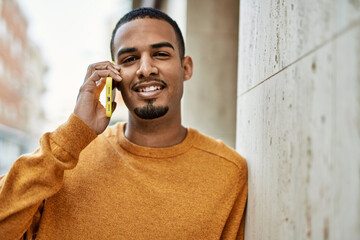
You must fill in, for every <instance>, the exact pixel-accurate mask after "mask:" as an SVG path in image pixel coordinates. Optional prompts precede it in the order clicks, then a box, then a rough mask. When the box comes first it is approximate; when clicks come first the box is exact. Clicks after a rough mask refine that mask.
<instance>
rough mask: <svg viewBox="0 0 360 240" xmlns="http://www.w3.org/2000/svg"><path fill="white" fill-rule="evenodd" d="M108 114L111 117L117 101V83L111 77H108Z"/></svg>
mask: <svg viewBox="0 0 360 240" xmlns="http://www.w3.org/2000/svg"><path fill="white" fill-rule="evenodd" d="M105 88H106V116H107V117H111V116H112V113H113V111H114V109H113V102H114V101H115V92H116V91H115V84H114V80H113V79H112V78H111V77H107V78H106V86H105Z"/></svg>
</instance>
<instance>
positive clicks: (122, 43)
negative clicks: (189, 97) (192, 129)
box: [113, 18, 192, 119]
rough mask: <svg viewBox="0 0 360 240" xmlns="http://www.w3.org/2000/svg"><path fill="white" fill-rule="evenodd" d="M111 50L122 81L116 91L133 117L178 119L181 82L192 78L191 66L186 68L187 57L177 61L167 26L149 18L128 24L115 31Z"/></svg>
mask: <svg viewBox="0 0 360 240" xmlns="http://www.w3.org/2000/svg"><path fill="white" fill-rule="evenodd" d="M113 49H114V53H113V54H114V56H115V62H116V64H118V65H120V66H121V76H122V78H123V80H122V82H121V83H120V85H119V88H120V91H121V93H122V96H123V99H124V102H125V104H126V106H127V107H128V109H129V111H130V113H131V115H132V116H133V117H136V118H139V119H156V118H161V117H164V116H168V115H169V116H170V117H171V116H174V115H177V114H178V115H180V109H181V107H180V101H181V97H182V94H183V82H184V81H185V80H187V79H189V78H190V77H191V74H192V62H191V68H189V63H188V62H189V59H188V58H189V57H185V58H184V59H180V56H179V47H178V42H177V39H176V35H175V31H174V30H173V28H172V26H171V25H170V24H169V23H167V22H166V21H164V20H158V19H151V18H143V19H135V20H132V21H130V22H127V23H125V24H123V25H122V26H121V27H120V28H119V29H118V30H117V32H116V34H115V38H114V48H113ZM190 60H191V59H190ZM134 114H135V115H134Z"/></svg>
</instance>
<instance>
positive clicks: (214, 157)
mask: <svg viewBox="0 0 360 240" xmlns="http://www.w3.org/2000/svg"><path fill="white" fill-rule="evenodd" d="M123 128H124V125H123V124H118V125H116V126H114V127H110V128H108V129H107V130H106V131H105V132H104V133H103V134H101V135H99V136H97V135H96V134H95V133H94V132H93V131H92V130H91V129H90V128H89V127H88V126H87V125H86V124H85V123H83V122H82V121H81V120H80V119H79V118H77V117H76V116H75V115H71V116H70V118H69V120H68V121H67V122H66V123H65V124H64V125H62V126H60V127H59V128H58V129H57V130H55V131H54V132H52V133H46V134H44V135H43V136H42V138H41V140H40V146H41V147H40V149H38V150H37V151H36V152H34V153H32V154H28V155H24V156H22V157H20V158H19V159H17V160H16V162H15V163H14V164H13V166H12V168H11V169H10V171H9V172H8V174H6V175H5V176H2V177H1V179H0V239H22V238H24V239H34V238H36V239H47V240H49V239H51V240H53V239H62V240H63V239H77V240H78V239H197V240H198V239H243V234H244V221H245V219H244V209H245V204H246V198H247V167H246V161H245V160H244V159H243V158H242V157H241V156H240V155H238V154H237V153H236V152H235V151H234V150H231V149H230V148H228V147H226V146H225V145H224V144H223V143H222V142H220V141H215V140H213V139H211V138H209V137H206V136H204V135H202V134H200V133H198V132H197V131H196V130H194V129H191V128H189V129H188V133H187V136H186V138H185V140H184V141H183V142H182V143H180V144H178V145H176V146H173V147H169V148H147V147H141V146H138V145H135V144H133V143H131V142H129V141H128V140H127V139H126V138H125V137H124V133H123Z"/></svg>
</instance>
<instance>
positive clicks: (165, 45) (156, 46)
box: [150, 42, 175, 50]
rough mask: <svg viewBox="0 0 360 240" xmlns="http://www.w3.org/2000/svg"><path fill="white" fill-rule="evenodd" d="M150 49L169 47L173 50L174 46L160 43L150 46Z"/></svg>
mask: <svg viewBox="0 0 360 240" xmlns="http://www.w3.org/2000/svg"><path fill="white" fill-rule="evenodd" d="M150 47H151V48H162V47H169V48H172V49H173V50H175V48H174V46H173V45H171V43H169V42H160V43H154V44H151V45H150Z"/></svg>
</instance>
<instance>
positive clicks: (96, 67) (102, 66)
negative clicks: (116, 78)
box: [84, 61, 120, 82]
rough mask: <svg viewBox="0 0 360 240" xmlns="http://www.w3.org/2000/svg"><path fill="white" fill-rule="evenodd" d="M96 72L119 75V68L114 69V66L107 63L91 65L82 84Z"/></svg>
mask: <svg viewBox="0 0 360 240" xmlns="http://www.w3.org/2000/svg"><path fill="white" fill-rule="evenodd" d="M97 70H111V71H113V72H114V73H116V74H118V75H119V74H120V68H119V66H116V67H115V65H114V64H113V63H111V62H109V61H104V62H98V63H93V64H90V65H89V66H88V69H87V72H86V76H85V79H84V82H85V81H86V80H87V79H88V78H90V76H91V75H92V74H93V73H94V72H95V71H97Z"/></svg>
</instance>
